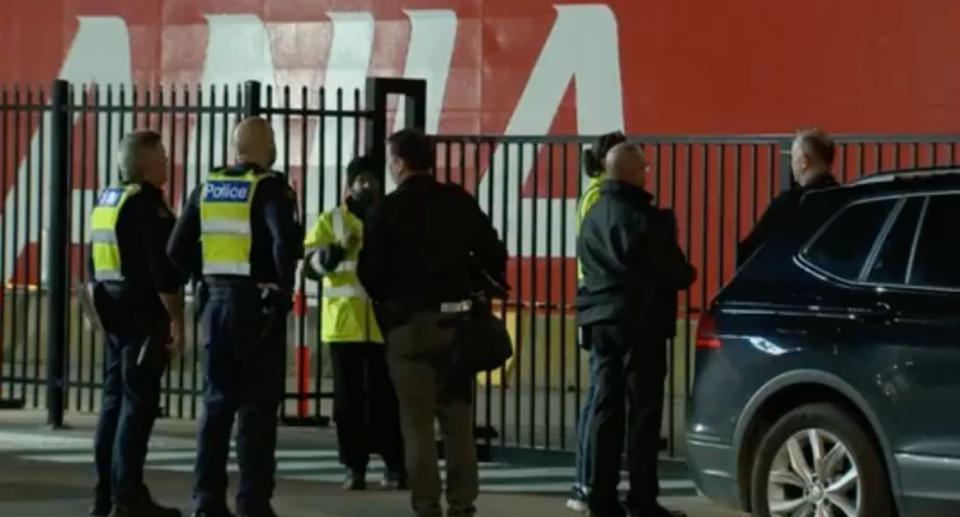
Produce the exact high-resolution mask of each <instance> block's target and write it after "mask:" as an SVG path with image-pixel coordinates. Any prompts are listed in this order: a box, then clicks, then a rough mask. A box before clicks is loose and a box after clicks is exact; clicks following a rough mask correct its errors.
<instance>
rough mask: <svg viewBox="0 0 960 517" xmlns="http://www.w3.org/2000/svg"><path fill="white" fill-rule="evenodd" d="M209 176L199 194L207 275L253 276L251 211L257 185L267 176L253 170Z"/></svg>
mask: <svg viewBox="0 0 960 517" xmlns="http://www.w3.org/2000/svg"><path fill="white" fill-rule="evenodd" d="M224 172H225V171H214V172H211V173H210V174H209V175H208V176H207V181H206V183H205V184H204V185H203V192H202V194H201V196H200V246H201V249H202V256H203V274H204V275H236V276H250V249H251V243H252V238H251V237H252V236H251V234H252V227H251V224H250V212H251V209H252V206H253V195H254V193H255V191H256V188H257V184H258V183H259V182H260V181H261V180H262V179H263V178H267V177H268V176H269V175H268V174H260V173H258V172H257V171H255V170H250V171H247V172H245V173H244V174H239V175H227V174H225V173H224Z"/></svg>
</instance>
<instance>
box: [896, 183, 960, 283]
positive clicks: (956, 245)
mask: <svg viewBox="0 0 960 517" xmlns="http://www.w3.org/2000/svg"><path fill="white" fill-rule="evenodd" d="M957 221H960V195H955V194H954V195H948V196H931V197H930V201H929V202H928V204H927V209H926V211H925V212H924V215H923V226H922V229H921V230H920V237H919V239H918V240H917V249H916V251H914V259H913V269H912V270H911V271H910V277H909V281H908V283H909V284H910V285H917V286H929V287H947V288H960V239H957Z"/></svg>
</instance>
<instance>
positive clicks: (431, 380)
mask: <svg viewBox="0 0 960 517" xmlns="http://www.w3.org/2000/svg"><path fill="white" fill-rule="evenodd" d="M433 158H434V156H433V143H432V142H431V140H430V139H429V138H428V137H426V136H425V135H423V133H421V132H419V131H414V130H403V131H400V132H398V133H395V134H393V135H392V136H391V137H390V138H389V139H388V140H387V168H388V170H389V171H390V174H391V175H392V176H393V178H394V180H395V181H396V183H397V185H398V186H397V189H396V190H395V191H394V192H392V193H391V194H390V195H388V196H387V197H386V198H384V199H383V201H381V202H380V204H379V205H377V206H376V207H375V208H374V209H373V210H372V211H371V213H370V215H368V216H367V221H366V224H365V227H364V228H365V230H364V235H363V247H362V248H361V251H360V257H359V261H358V264H357V274H358V276H359V277H360V282H361V283H362V284H363V287H364V289H366V291H367V292H368V293H369V294H370V297H371V298H372V299H373V300H374V303H375V304H376V309H375V311H376V313H377V321H378V322H379V323H380V326H381V328H382V329H383V331H384V332H385V333H386V337H387V365H388V366H389V369H390V376H391V378H392V379H393V382H394V384H395V385H396V389H397V398H398V399H399V401H400V427H401V429H402V430H403V440H404V446H405V447H404V450H405V453H406V465H407V472H408V474H409V482H410V491H411V502H412V505H413V509H414V512H415V513H416V514H417V516H418V517H442V516H443V515H444V513H443V511H442V509H441V506H440V496H441V482H440V472H439V469H438V465H437V448H436V440H435V438H434V419H438V420H439V421H440V428H441V430H442V431H443V436H444V452H445V456H446V462H447V466H446V467H447V468H446V471H447V482H446V490H447V503H448V504H449V509H448V512H447V515H448V516H450V517H469V516H471V515H474V514H475V513H476V508H475V507H474V501H475V500H476V498H477V493H478V489H479V485H478V483H479V481H478V471H477V456H476V446H475V442H474V437H473V408H472V404H471V400H470V394H471V393H472V389H471V387H472V386H471V382H472V379H471V378H470V377H469V376H467V377H463V376H460V377H459V378H456V377H455V376H454V375H453V372H452V366H453V364H452V361H451V355H450V351H451V348H452V345H453V340H454V334H455V331H456V327H457V324H458V322H459V321H460V320H461V319H462V317H463V315H464V314H465V313H466V312H468V311H469V310H470V309H471V307H472V301H471V294H472V293H473V291H474V289H475V288H476V287H477V286H476V284H475V282H476V278H477V277H476V274H477V271H476V269H475V268H477V267H479V268H480V269H482V270H483V271H484V272H485V273H486V274H488V275H490V276H491V277H493V278H498V279H502V278H503V277H504V270H505V269H506V262H507V250H506V248H505V247H504V245H503V243H502V242H501V241H500V239H499V237H498V236H497V232H496V230H495V229H494V228H493V225H492V224H491V223H490V219H489V218H488V217H487V216H486V215H485V214H484V213H483V212H482V211H481V210H480V206H479V205H478V204H477V201H476V199H474V198H473V197H472V196H471V195H470V194H468V193H467V192H466V191H465V190H463V189H462V188H460V187H458V186H454V185H448V184H442V183H438V182H437V181H436V180H435V179H434V178H433V176H432V175H431V174H430V170H431V169H432V167H433Z"/></svg>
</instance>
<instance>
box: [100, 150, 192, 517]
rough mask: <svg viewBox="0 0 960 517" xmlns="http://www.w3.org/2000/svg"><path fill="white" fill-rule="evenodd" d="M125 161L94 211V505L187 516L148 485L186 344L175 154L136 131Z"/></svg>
mask: <svg viewBox="0 0 960 517" xmlns="http://www.w3.org/2000/svg"><path fill="white" fill-rule="evenodd" d="M117 161H118V163H119V166H120V178H121V181H120V184H119V185H117V186H115V187H111V188H107V189H105V190H104V191H103V192H102V193H101V194H100V197H99V200H98V202H97V206H96V208H94V210H93V213H92V214H91V216H90V236H91V241H92V242H91V247H90V251H91V253H90V257H91V260H90V264H89V266H90V269H91V270H92V271H91V276H92V277H93V278H94V279H95V280H96V282H95V284H94V286H93V290H94V296H93V298H94V301H95V307H96V310H97V314H98V316H99V319H100V321H101V323H102V325H103V327H104V330H105V333H104V350H105V352H106V371H105V376H104V379H103V402H102V404H101V406H100V421H99V423H98V425H97V433H96V439H95V445H94V450H95V462H96V469H97V485H96V489H95V500H94V505H93V508H92V509H91V511H90V513H91V515H101V516H106V515H113V516H116V517H125V516H135V517H177V516H179V515H180V512H179V511H177V510H175V509H171V508H164V507H162V506H159V505H157V504H156V503H154V502H153V500H152V499H151V497H150V493H149V491H148V490H147V487H146V486H145V485H144V484H143V463H144V460H145V458H146V453H147V442H148V440H149V439H150V432H151V431H152V429H153V423H154V420H155V419H156V417H157V413H158V406H159V403H160V377H161V375H162V374H163V372H164V370H165V369H166V367H167V364H168V361H169V355H170V354H171V353H175V352H177V351H178V350H179V348H180V346H181V344H182V342H183V339H182V335H183V301H182V300H183V298H182V293H181V292H180V286H181V284H182V281H181V278H180V275H179V274H178V272H177V271H176V269H174V268H173V266H172V264H171V263H170V261H169V260H168V259H167V255H166V252H165V250H166V243H167V238H168V237H169V235H170V232H171V230H172V229H173V225H174V220H175V219H174V216H173V213H172V212H171V211H170V209H169V208H168V207H167V205H166V203H165V202H164V199H163V190H161V189H162V188H163V186H164V184H165V183H166V182H167V157H166V153H165V151H164V149H163V144H162V142H161V138H160V135H159V134H157V133H156V132H154V131H134V132H132V133H130V134H128V135H127V136H126V137H124V139H123V140H122V141H121V142H120V150H119V153H118V157H117ZM111 510H112V513H111Z"/></svg>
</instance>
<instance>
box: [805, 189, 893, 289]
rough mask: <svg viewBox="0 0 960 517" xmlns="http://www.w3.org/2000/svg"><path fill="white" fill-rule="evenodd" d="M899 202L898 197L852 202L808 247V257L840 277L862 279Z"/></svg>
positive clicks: (806, 255) (815, 263)
mask: <svg viewBox="0 0 960 517" xmlns="http://www.w3.org/2000/svg"><path fill="white" fill-rule="evenodd" d="M896 203H897V200H896V199H882V200H877V201H867V202H863V203H856V204H853V205H848V206H847V207H845V208H843V209H842V210H841V211H840V214H839V215H837V216H836V217H835V218H834V219H833V220H832V221H830V223H829V226H827V228H826V229H824V230H823V232H821V233H820V235H818V236H817V237H816V240H814V241H813V243H812V244H811V245H810V246H808V247H807V250H806V251H805V252H804V258H806V259H807V260H808V261H809V262H810V263H811V264H813V265H815V266H817V267H819V268H821V269H823V270H824V271H826V272H828V273H831V274H833V275H836V276H838V277H840V278H844V279H847V280H854V281H855V280H858V279H859V278H860V271H861V270H862V269H863V265H864V262H866V260H867V257H868V256H869V255H870V251H871V249H872V248H873V244H874V242H875V241H876V240H877V234H879V233H880V230H881V229H882V228H883V226H884V224H885V223H886V221H887V218H888V217H889V215H890V210H891V209H893V207H894V205H895V204H896Z"/></svg>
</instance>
